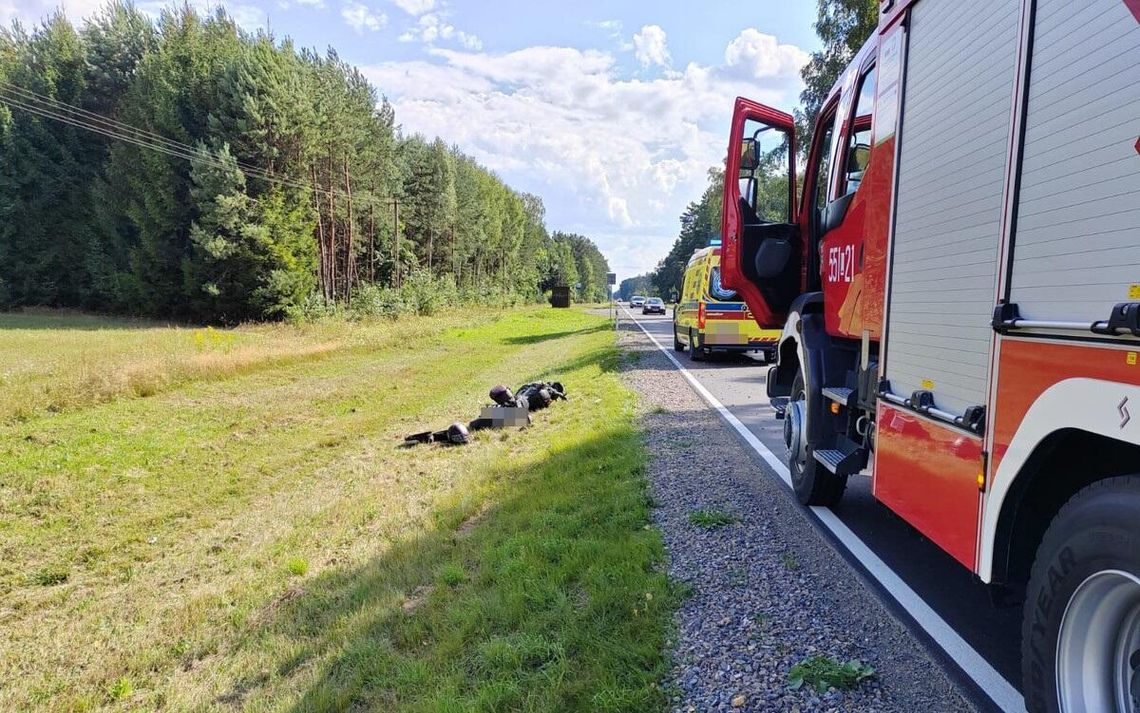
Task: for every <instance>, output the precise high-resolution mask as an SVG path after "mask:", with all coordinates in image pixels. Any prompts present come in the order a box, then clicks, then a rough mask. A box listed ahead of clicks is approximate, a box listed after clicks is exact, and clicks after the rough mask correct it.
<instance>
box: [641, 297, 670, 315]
mask: <svg viewBox="0 0 1140 713" xmlns="http://www.w3.org/2000/svg"><path fill="white" fill-rule="evenodd" d="M641 313H642V314H665V303H664V302H662V301H661V298H660V297H650V298H649V299H647V300H645V304H644V305H642V307H641Z"/></svg>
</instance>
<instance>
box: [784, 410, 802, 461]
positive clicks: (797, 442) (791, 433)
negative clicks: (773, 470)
mask: <svg viewBox="0 0 1140 713" xmlns="http://www.w3.org/2000/svg"><path fill="white" fill-rule="evenodd" d="M804 405H805V404H804V401H803V399H798V400H796V401H792V402H790V403H788V407H787V409H786V410H785V411H784V446H785V447H786V448H787V449H788V457H789V459H792V460H793V462H795V463H796V464H798V465H801V466H802V465H803V464H804V463H805V462H806V461H807V443H806V441H805V439H804V424H805V423H806V419H805V418H804V413H805V409H804Z"/></svg>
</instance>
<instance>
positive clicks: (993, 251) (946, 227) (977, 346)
mask: <svg viewBox="0 0 1140 713" xmlns="http://www.w3.org/2000/svg"><path fill="white" fill-rule="evenodd" d="M1019 10H1020V7H1019V2H1018V0H924V1H923V2H919V3H917V4H916V5H915V6H914V8H913V10H912V11H911V22H910V30H909V31H910V39H909V44H908V49H907V60H906V62H907V65H906V80H905V81H906V84H905V86H904V88H903V96H904V104H903V118H902V133H901V138H900V145H899V176H898V204H897V207H896V213H895V215H896V219H895V232H894V238H893V258H892V267H891V278H890V279H891V286H890V302H889V312H888V318H887V320H888V321H887V325H888V326H887V342H886V359H885V369H884V373H885V375H886V377H887V378H888V379H889V380H890V382H891V390H892V391H893V392H894V393H896V394H899V395H903V396H909V395H910V393H911V392H913V391H915V390H918V389H929V390H932V391H933V392H934V399H935V404H936V405H937V406H938V408H940V409H942V410H944V411H949V412H952V413H955V414H961V413H962V412H963V411H964V410H965V409H966V408H967V407H969V406H973V405H976V404H984V403H985V402H986V397H985V395H986V378H987V370H988V366H989V350H990V345H991V341H992V332H991V326H990V320H991V316H992V312H993V304H994V290H995V279H996V272H997V262H998V252H999V248H1000V230H1001V212H1002V187H1003V180H1004V177H1005V174H1006V161H1007V147H1008V143H1009V132H1010V107H1011V106H1012V101H1013V96H1012V95H1013V87H1014V78H1015V74H1016V63H1017V56H1016V53H1017V42H1018V18H1019Z"/></svg>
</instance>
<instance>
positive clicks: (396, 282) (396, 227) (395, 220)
mask: <svg viewBox="0 0 1140 713" xmlns="http://www.w3.org/2000/svg"><path fill="white" fill-rule="evenodd" d="M388 202H389V203H391V204H392V287H395V288H397V289H398V288H399V287H400V282H401V281H400V199H399V198H390V199H388Z"/></svg>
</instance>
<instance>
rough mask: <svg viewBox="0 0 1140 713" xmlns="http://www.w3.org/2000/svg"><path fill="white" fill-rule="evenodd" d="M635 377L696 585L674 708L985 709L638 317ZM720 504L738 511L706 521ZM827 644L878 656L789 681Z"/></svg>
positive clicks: (682, 578)
mask: <svg viewBox="0 0 1140 713" xmlns="http://www.w3.org/2000/svg"><path fill="white" fill-rule="evenodd" d="M623 326H624V327H625V329H623V331H622V332H621V333H620V335H619V343H620V344H621V346H622V347H623V348H624V349H625V350H627V351H628V352H629V354H630V358H629V359H628V360H627V361H626V364H625V366H624V367H623V374H622V377H623V379H624V381H625V382H626V383H627V384H628V385H629V386H630V387H631V388H632V389H634V390H635V391H636V392H637V393H638V394H639V396H640V399H639V409H640V410H641V414H640V415H641V419H642V423H643V428H644V432H645V439H646V444H647V446H648V448H649V451H650V453H651V454H652V457H651V461H650V464H649V469H648V473H647V475H648V479H649V482H650V488H651V492H652V495H653V498H654V500H655V503H656V507H655V509H654V516H653V517H654V522H655V524H656V525H657V527H658V528H660V530H661V532H662V535H663V537H664V540H665V544H666V547H667V549H668V569H669V575H670V577H671V578H673V579H674V580H676V581H679V582H684V583H687V584H688V585H689V587H690V588H691V596H689V597H688V598H687V599H686V600H685V602H684V604H683V605H682V607H681V609H680V610H679V612H678V613H677V615H676V621H675V624H676V635H675V641H674V648H673V651H672V652H671V656H672V661H673V664H672V668H671V671H670V674H669V676H668V679H667V680H665V681H663V682H662V685H663V686H665V688H666V690H667V691H668V692H669V700H670V706H671V709H672V710H674V711H721V710H723V711H734V710H743V711H796V712H799V713H808V712H809V711H826V712H828V713H831V712H840V711H842V712H843V713H846V712H848V711H899V712H905V713H912V712H914V711H923V712H924V713H938V712H941V711H972V710H974V708H973V706H971V705H970V703H969V702H967V701H966V699H965V698H964V697H963V696H962V695H961V694H960V693H959V691H958V690H957V688H956V686H955V685H954V683H953V682H952V681H951V680H950V679H949V677H948V676H947V675H946V673H945V672H944V671H943V669H942V668H941V666H940V665H939V664H938V663H936V662H935V661H934V659H933V658H932V657H931V655H930V654H929V653H928V652H927V651H926V650H925V649H924V648H923V646H922V645H921V644H920V643H919V642H918V641H917V640H916V639H915V638H914V637H913V636H912V635H911V634H910V633H909V632H908V631H907V630H906V628H905V627H904V626H903V625H902V624H901V623H900V622H899V621H898V620H897V619H895V618H894V617H893V616H892V615H891V614H890V613H889V612H888V611H887V610H886V609H885V607H884V605H883V604H882V602H881V601H880V600H879V599H878V597H877V596H876V594H875V593H874V592H873V591H871V589H870V585H869V584H868V583H867V582H865V581H864V579H863V578H862V576H861V575H860V574H859V573H858V572H857V571H856V570H855V569H854V568H852V567H851V565H849V564H848V563H847V562H846V561H845V560H844V559H843V557H842V556H841V555H840V554H839V553H838V552H836V550H835V549H834V547H833V546H832V544H831V543H830V542H829V541H828V540H827V539H826V538H825V537H824V536H823V535H822V534H821V533H820V532H818V531H817V530H816V529H815V527H814V526H813V525H812V523H811V522H810V521H809V520H808V517H807V516H806V515H805V513H804V512H803V511H802V510H801V509H800V507H799V505H798V504H797V503H796V502H795V499H794V497H793V496H792V494H791V493H790V492H789V491H787V489H786V488H784V486H783V484H782V483H780V482H778V479H777V478H776V476H775V475H774V474H772V473H770V472H768V471H767V469H766V467H765V466H763V465H762V464H761V463H760V462H759V460H758V459H756V458H754V457H753V455H752V454H750V452H749V451H748V450H747V449H746V448H745V447H744V446H743V445H742V444H741V443H740V441H738V440H737V438H736V436H735V435H733V433H732V432H731V431H730V430H729V428H728V426H727V424H725V423H724V422H723V421H722V420H721V418H720V417H719V415H717V413H716V412H715V411H713V410H712V409H710V408H709V407H708V405H707V404H706V403H705V402H704V401H703V400H702V399H701V398H700V396H698V395H697V394H696V392H694V391H693V390H692V388H691V387H690V386H689V385H688V383H687V382H686V381H685V380H684V378H683V377H682V376H681V374H680V372H678V371H677V370H676V369H675V368H674V367H673V365H672V364H671V363H670V362H669V360H668V359H667V358H666V357H665V355H663V354H662V353H661V352H660V351H659V350H658V349H657V348H656V347H655V346H654V345H653V344H652V343H651V342H650V341H649V339H648V338H647V337H646V336H645V335H644V334H643V333H642V332H641V331H640V330H638V329H637V327H636V326H634V325H629V324H628V323H627V324H625V325H623ZM698 510H706V511H714V512H723V513H728V514H730V515H731V516H732V517H733V518H734V519H735V522H733V523H732V524H728V525H724V526H721V527H715V528H706V527H701V526H699V525H696V524H693V523H692V522H691V521H690V515H691V513H693V512H694V511H698ZM816 655H824V656H829V657H831V658H833V659H835V660H837V661H839V662H844V661H847V660H850V659H859V660H860V661H862V662H864V663H866V664H868V665H870V666H872V667H874V669H875V675H874V677H873V678H871V679H869V680H866V681H864V682H862V683H861V684H860V685H859V686H857V687H856V688H855V689H853V690H849V691H838V690H836V689H831V690H829V691H828V692H827V693H824V694H819V693H817V692H816V691H815V690H814V689H811V688H810V687H809V686H806V685H805V686H804V687H803V688H801V689H800V690H796V691H793V690H790V689H789V688H788V671H789V670H790V669H791V667H792V666H794V665H795V664H796V663H798V662H800V661H801V660H803V659H805V658H807V657H810V656H816Z"/></svg>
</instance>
